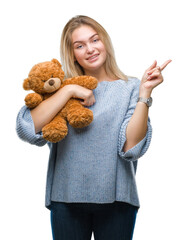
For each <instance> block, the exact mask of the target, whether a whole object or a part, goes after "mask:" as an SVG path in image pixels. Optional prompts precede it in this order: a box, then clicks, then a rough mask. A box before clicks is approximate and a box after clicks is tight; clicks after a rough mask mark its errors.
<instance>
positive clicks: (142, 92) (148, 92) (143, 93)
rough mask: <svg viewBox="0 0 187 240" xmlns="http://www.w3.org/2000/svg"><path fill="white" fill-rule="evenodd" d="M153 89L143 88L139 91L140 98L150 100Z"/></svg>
mask: <svg viewBox="0 0 187 240" xmlns="http://www.w3.org/2000/svg"><path fill="white" fill-rule="evenodd" d="M151 93H152V89H146V88H141V87H140V90H139V97H142V98H149V97H151Z"/></svg>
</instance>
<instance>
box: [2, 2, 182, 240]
mask: <svg viewBox="0 0 187 240" xmlns="http://www.w3.org/2000/svg"><path fill="white" fill-rule="evenodd" d="M0 10H1V14H0V25H1V28H0V29H1V44H0V60H1V65H0V66H1V79H0V83H1V85H0V86H1V87H0V89H1V92H0V104H1V105H0V106H1V108H0V112H1V117H0V121H1V122H0V127H1V140H0V141H1V144H0V146H1V160H0V189H1V193H0V196H1V197H0V206H1V212H0V221H1V223H0V226H1V231H0V239H3V240H9V239H19V240H22V239H23V240H25V239H27V240H33V239H35V240H43V239H45V240H50V239H52V236H51V229H50V215H49V214H50V212H49V211H48V210H47V209H46V208H45V207H44V197H45V180H46V171H47V163H48V154H49V150H48V147H47V146H44V147H43V148H37V147H36V146H31V145H29V144H28V143H25V142H23V141H21V140H20V139H19V138H18V137H17V135H16V132H15V122H16V116H17V113H18V111H19V109H20V108H21V107H22V105H23V104H24V101H23V99H24V97H25V95H26V94H27V92H26V91H24V90H23V89H22V82H23V79H24V78H26V77H27V75H28V72H29V70H30V68H31V67H32V66H33V65H34V64H35V63H38V62H42V61H47V60H51V59H52V58H57V59H60V55H59V45H60V37H61V32H62V29H63V27H64V25H65V24H66V22H67V21H68V20H69V19H70V18H71V17H73V16H75V15H78V14H83V15H88V16H90V17H92V18H94V19H95V20H97V21H98V22H99V23H101V24H102V25H103V26H104V27H105V29H106V30H107V31H108V33H109V35H110V36H111V39H112V42H113V45H114V48H115V52H116V58H117V62H118V64H119V66H120V68H121V69H122V70H123V71H124V72H125V73H126V74H127V75H131V76H136V77H138V78H140V79H141V76H142V75H143V72H144V71H145V70H146V69H147V68H148V67H149V66H150V65H151V64H152V63H153V61H154V60H155V59H156V60H157V61H158V64H159V65H160V64H162V63H163V62H164V61H165V60H167V59H172V60H173V61H172V63H170V64H169V65H168V67H167V68H166V69H165V70H164V71H163V75H164V78H165V81H164V83H163V84H162V85H160V86H159V87H158V88H156V89H155V90H154V92H153V99H154V102H153V106H152V107H151V108H150V118H151V122H152V126H153V139H152V143H151V146H150V148H149V150H148V152H147V153H146V155H144V156H143V157H142V158H141V159H140V160H139V166H138V171H137V184H138V189H139V196H140V201H141V208H140V211H139V213H138V217H137V222H136V226H135V234H134V240H139V239H143V240H150V239H151V240H158V239H159V240H162V239H181V240H183V239H187V232H186V214H187V206H186V202H187V197H186V189H187V188H186V183H187V176H186V166H187V164H186V161H187V157H186V133H187V131H186V130H187V128H186V123H187V117H186V88H187V83H186V81H187V79H186V69H185V68H186V55H187V49H186V43H187V35H186V22H187V17H186V5H185V1H182V0H178V1H171V0H170V1H169V0H166V1H164V0H162V1H161V0H157V1H153V0H141V1H139V0H128V1H124V0H121V1H120V0H115V1H101V0H95V1H88V0H79V1H73V0H68V1H58V0H54V1H48V0H45V1H44V0H32V1H23V0H17V1H13V0H7V1H6V2H5V1H4V3H1V4H0Z"/></svg>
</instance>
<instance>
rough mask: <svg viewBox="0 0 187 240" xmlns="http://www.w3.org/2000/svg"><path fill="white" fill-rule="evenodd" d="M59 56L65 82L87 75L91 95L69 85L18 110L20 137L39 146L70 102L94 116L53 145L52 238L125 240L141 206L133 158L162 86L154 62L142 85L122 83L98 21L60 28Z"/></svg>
mask: <svg viewBox="0 0 187 240" xmlns="http://www.w3.org/2000/svg"><path fill="white" fill-rule="evenodd" d="M61 56H62V63H63V69H64V71H65V74H66V78H69V77H73V76H76V75H91V76H94V77H96V78H97V79H98V82H99V83H98V87H97V88H96V89H94V90H93V91H91V90H89V89H86V88H84V87H81V86H78V85H74V84H72V85H67V86H65V87H64V88H62V89H60V90H59V91H58V92H56V93H55V94H54V95H53V96H52V97H50V98H49V99H47V100H45V101H43V102H42V103H41V104H40V105H39V106H38V107H36V108H35V109H33V110H31V111H30V110H29V109H28V108H27V107H25V106H24V107H23V108H22V109H21V110H20V112H19V114H18V117H17V133H18V135H19V137H20V138H21V139H23V140H25V141H27V142H29V143H31V144H35V145H38V146H43V145H45V144H46V143H47V142H46V141H45V140H44V139H43V138H42V134H41V129H42V127H43V126H44V125H45V124H47V123H48V122H49V121H51V120H52V119H53V117H54V116H55V115H56V114H57V113H58V111H59V110H60V109H61V108H63V106H64V105H65V104H66V102H67V101H68V100H69V99H70V98H71V97H74V98H79V99H80V101H81V103H82V104H83V105H84V106H86V107H88V108H90V109H91V110H92V111H93V114H94V120H93V122H92V123H91V124H90V125H89V126H88V127H85V128H83V129H74V128H72V127H71V126H69V127H68V128H69V132H68V135H67V137H66V138H65V139H63V140H62V141H60V142H58V143H56V144H52V143H49V142H48V145H49V147H50V157H49V166H48V174H47V188H46V207H47V208H49V209H50V210H51V225H52V233H53V239H55V240H60V239H65V240H66V239H68V240H71V239H82V240H89V239H91V235H92V232H93V233H94V238H95V240H105V239H107V240H117V239H125V240H130V239H132V237H133V231H134V225H135V220H136V214H137V211H138V209H139V207H140V204H139V199H138V194H137V188H136V181H135V173H136V168H137V160H138V159H139V158H140V157H141V156H142V155H143V154H144V153H145V152H146V151H147V149H148V147H149V144H150V140H151V134H152V130H151V125H150V121H149V118H148V109H149V107H150V106H151V101H152V99H151V93H152V90H153V88H155V87H156V86H157V85H159V84H160V83H162V81H163V77H162V74H161V71H162V70H163V69H164V68H165V67H166V66H167V64H168V63H169V62H170V60H168V61H166V62H165V63H164V64H163V65H162V66H161V67H159V66H157V63H156V61H155V62H154V63H153V64H152V65H151V66H150V67H149V68H148V69H147V70H146V71H145V73H144V75H143V77H142V80H141V81H139V80H138V79H136V78H132V77H127V76H126V75H125V74H123V73H122V72H121V71H120V69H119V68H118V66H117V64H116V60H115V57H114V51H113V48H112V44H111V41H110V38H109V36H108V34H107V32H106V31H105V30H104V28H103V27H102V26H101V25H100V24H99V23H97V22H96V21H95V20H93V19H91V18H89V17H87V16H76V17H74V18H72V19H71V20H70V21H69V22H68V23H67V24H66V26H65V28H64V30H63V33H62V38H61Z"/></svg>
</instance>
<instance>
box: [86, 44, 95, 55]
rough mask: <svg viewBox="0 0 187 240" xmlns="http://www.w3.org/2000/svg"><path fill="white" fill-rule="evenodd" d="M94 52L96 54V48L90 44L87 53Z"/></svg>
mask: <svg viewBox="0 0 187 240" xmlns="http://www.w3.org/2000/svg"><path fill="white" fill-rule="evenodd" d="M93 52H94V48H93V47H92V46H91V45H90V44H88V45H87V53H93Z"/></svg>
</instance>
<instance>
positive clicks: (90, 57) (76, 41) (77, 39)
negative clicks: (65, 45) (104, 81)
mask: <svg viewBox="0 0 187 240" xmlns="http://www.w3.org/2000/svg"><path fill="white" fill-rule="evenodd" d="M72 44H73V51H74V56H75V60H76V61H77V62H78V63H79V64H80V65H81V66H82V67H83V69H84V71H85V74H87V73H88V74H89V73H90V72H93V71H99V70H100V69H102V68H103V67H104V66H103V64H104V63H105V61H106V55H107V53H106V49H105V46H104V44H103V43H102V41H101V40H100V38H99V36H98V34H97V32H96V31H95V30H94V29H93V28H92V27H90V26H88V25H82V26H81V27H79V28H77V29H75V30H74V31H73V33H72Z"/></svg>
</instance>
